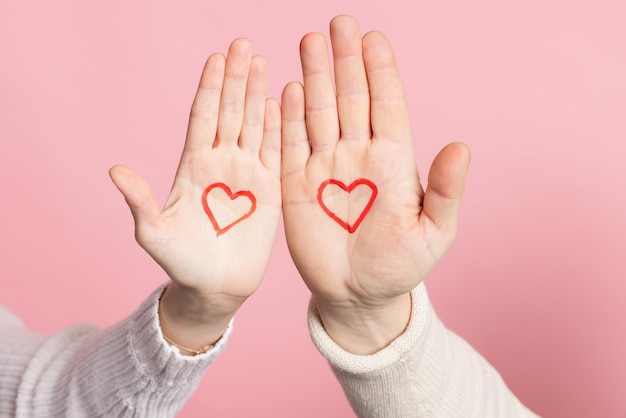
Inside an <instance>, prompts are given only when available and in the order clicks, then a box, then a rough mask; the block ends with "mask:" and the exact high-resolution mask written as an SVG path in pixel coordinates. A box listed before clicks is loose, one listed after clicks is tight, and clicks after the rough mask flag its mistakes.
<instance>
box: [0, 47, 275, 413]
mask: <svg viewBox="0 0 626 418" xmlns="http://www.w3.org/2000/svg"><path fill="white" fill-rule="evenodd" d="M266 90H267V63H266V61H265V59H264V58H262V57H258V56H255V57H253V56H252V53H251V45H250V42H249V41H247V40H245V39H238V40H235V41H234V42H233V43H232V44H231V47H230V49H229V52H228V55H227V56H226V57H225V56H224V55H222V54H218V53H216V54H213V55H211V56H210V57H209V58H208V60H207V62H206V65H205V67H204V71H203V73H202V76H201V79H200V83H199V86H198V91H197V93H196V97H195V100H194V103H193V105H192V108H191V115H190V120H189V127H188V131H187V138H186V141H185V146H184V149H183V153H182V156H181V160H180V164H179V166H178V170H177V173H176V176H175V179H174V184H173V187H172V190H171V193H170V196H169V198H168V200H167V202H166V204H165V207H164V209H163V210H160V209H159V208H158V207H157V204H156V201H155V199H154V197H153V195H152V192H151V191H150V187H149V186H148V184H147V182H146V181H145V180H144V179H143V178H141V177H140V176H139V175H138V174H137V173H135V172H134V171H133V170H131V169H130V168H127V167H124V166H116V167H113V168H112V169H111V172H110V175H111V178H112V180H113V182H114V183H115V185H116V186H117V188H118V189H119V190H120V192H121V193H122V194H123V195H124V198H125V199H126V202H127V203H128V205H129V207H130V210H131V213H132V215H133V218H134V220H135V235H136V238H137V241H138V243H139V244H140V245H141V246H142V247H143V248H144V249H145V250H146V251H147V252H148V253H149V254H150V255H151V256H152V258H153V259H154V260H155V261H156V262H157V263H158V264H159V265H160V266H161V267H162V268H163V269H164V270H165V272H166V273H167V274H168V276H169V277H170V279H171V282H170V283H168V285H167V287H165V286H164V287H163V288H161V289H159V290H157V291H156V292H155V293H154V294H153V295H152V296H150V298H148V299H147V300H146V302H145V303H144V304H142V305H141V306H140V307H139V309H138V310H137V311H136V312H135V313H134V314H133V315H131V316H130V318H128V319H126V320H124V321H122V322H120V323H118V324H117V325H115V326H113V327H111V328H108V329H106V330H103V331H97V330H96V329H94V328H93V327H90V326H77V327H73V328H70V329H68V330H66V331H63V332H61V333H59V334H57V335H54V336H53V337H51V338H49V339H46V338H44V337H42V336H38V335H36V334H32V333H30V332H27V331H25V330H24V329H23V327H20V326H19V322H17V321H15V320H8V321H7V322H8V323H10V327H9V328H7V333H6V336H5V333H4V329H2V331H3V335H2V337H0V368H1V371H2V374H3V375H4V373H5V371H6V372H7V375H10V377H9V378H6V379H5V377H4V376H3V377H2V380H1V381H2V387H1V389H0V405H2V406H1V407H2V408H5V407H6V409H7V410H8V411H11V412H13V411H15V413H16V415H17V416H22V417H31V416H46V417H48V416H50V417H56V416H81V417H82V416H89V417H92V416H93V417H98V416H116V417H117V416H119V417H123V416H150V417H152V416H154V417H166V416H173V415H174V414H175V413H176V412H177V411H178V410H179V409H180V408H181V407H182V405H183V404H184V402H185V401H186V400H187V398H188V397H189V396H190V395H191V393H192V392H193V391H194V390H195V388H196V387H197V385H198V383H199V381H200V378H201V376H202V375H203V373H204V371H205V370H206V368H207V367H208V365H209V364H210V363H211V362H212V361H213V359H214V358H215V357H216V356H217V355H218V354H219V352H220V351H221V350H222V349H223V347H224V345H225V344H226V340H227V339H228V335H229V334H230V331H231V325H230V324H231V323H232V318H233V316H234V315H235V313H236V311H237V310H238V309H239V307H240V306H241V305H242V304H243V303H244V302H245V300H246V299H247V298H248V297H249V296H250V295H251V294H252V293H253V292H254V291H255V290H256V288H257V287H258V286H259V284H260V282H261V279H262V278H263V275H264V273H265V268H266V266H267V263H268V260H269V256H270V252H271V249H272V246H273V242H274V236H275V233H276V229H277V226H278V220H279V214H280V207H281V194H280V180H279V169H280V152H279V149H280V110H279V105H278V102H277V101H276V100H273V99H267V98H266ZM242 259H245V262H241V260H242ZM0 322H1V321H0ZM7 326H9V325H7ZM165 337H167V339H168V340H170V341H173V342H174V344H175V346H176V347H178V348H176V347H174V346H172V344H173V343H166V341H165ZM20 341H21V343H19V344H18V342H20ZM14 342H15V344H14ZM22 343H23V344H22ZM180 347H187V348H190V349H191V351H187V350H185V349H183V348H180ZM196 351H197V352H199V353H200V354H199V355H195V354H196V353H195V352H196ZM205 351H206V352H205ZM5 384H6V385H5ZM0 410H1V409H0ZM3 412H4V411H3Z"/></svg>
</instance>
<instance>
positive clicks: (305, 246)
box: [282, 16, 469, 354]
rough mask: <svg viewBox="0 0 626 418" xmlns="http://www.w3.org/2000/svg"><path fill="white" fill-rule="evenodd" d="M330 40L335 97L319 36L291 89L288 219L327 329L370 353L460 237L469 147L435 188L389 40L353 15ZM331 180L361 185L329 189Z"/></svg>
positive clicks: (285, 183)
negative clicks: (420, 165) (418, 161)
mask: <svg viewBox="0 0 626 418" xmlns="http://www.w3.org/2000/svg"><path fill="white" fill-rule="evenodd" d="M330 36H331V43H332V52H333V58H334V74H335V86H336V93H335V87H333V81H332V77H331V72H330V64H329V59H328V51H327V46H326V40H325V39H324V37H323V35H321V34H317V33H311V34H308V35H306V36H305V37H304V38H303V39H302V42H301V45H300V55H301V61H302V72H303V76H304V77H303V78H304V85H301V84H300V83H296V82H293V83H290V84H288V85H287V86H286V87H285V90H284V92H283V98H282V117H283V127H282V143H283V159H282V191H283V214H284V222H285V231H286V235H287V242H288V245H289V249H290V252H291V255H292V257H293V259H294V261H295V264H296V266H297V268H298V270H299V272H300V274H301V275H302V278H303V279H304V281H305V283H306V284H307V286H308V287H309V289H310V290H311V292H312V295H313V299H314V301H315V304H316V306H317V309H318V312H319V314H320V316H321V319H322V322H323V323H324V327H325V328H326V330H327V332H328V333H329V335H330V336H331V337H332V338H333V339H334V340H335V341H336V342H337V343H338V344H339V345H341V346H342V347H343V348H344V349H347V350H349V351H352V352H355V353H357V354H367V353H371V352H374V351H377V350H379V349H381V348H383V347H384V346H385V345H387V344H389V342H391V341H392V340H393V339H394V338H396V337H397V336H398V335H400V334H401V333H402V332H403V330H404V329H405V327H406V325H407V322H408V319H409V314H410V293H409V292H410V291H411V290H412V289H413V288H415V287H416V286H417V285H418V284H419V283H420V282H421V281H422V280H423V278H424V277H425V276H426V274H427V273H428V272H429V271H430V270H431V269H432V268H433V267H434V266H435V264H436V263H437V262H438V261H439V260H440V259H441V258H442V257H443V255H444V254H445V252H446V251H447V249H448V248H449V246H450V245H451V244H452V242H453V240H454V237H455V234H456V224H457V215H458V211H459V206H460V203H461V196H462V194H463V190H464V184H465V179H466V176H467V171H468V168H469V149H468V148H467V147H466V146H465V145H463V144H458V143H455V144H450V145H448V146H447V147H445V148H444V149H443V150H442V151H441V152H440V153H439V155H438V156H437V157H436V159H435V160H434V162H433V164H432V167H431V170H430V173H429V178H428V188H427V189H426V191H425V192H424V191H423V189H422V187H421V186H420V182H419V178H418V173H417V168H416V166H415V160H414V157H413V152H412V140H411V133H410V128H409V117H408V111H407V104H406V100H405V96H404V91H403V88H402V84H401V81H400V78H399V75H398V70H397V68H396V64H395V60H394V56H393V51H392V49H391V46H390V44H389V42H388V41H387V39H386V38H385V37H384V35H382V34H381V33H378V32H370V33H368V34H366V35H365V36H363V38H361V34H360V31H359V28H358V25H357V23H356V21H355V20H354V19H353V18H351V17H348V16H339V17H336V18H335V19H333V20H332V22H331V24H330ZM329 179H334V180H335V181H337V182H341V183H343V185H344V187H343V188H344V189H350V187H349V186H350V185H353V186H354V188H353V189H352V191H351V193H347V192H346V191H345V190H341V189H342V186H341V185H340V186H336V185H332V184H331V185H329V186H326V187H324V188H322V189H321V191H320V186H323V183H324V182H326V181H327V180H329ZM358 179H366V180H367V181H361V182H362V183H365V184H361V185H358V182H357V183H353V182H354V181H355V180H358ZM369 182H371V183H369ZM376 192H377V193H376ZM370 204H371V207H368V205H370ZM361 214H363V215H364V217H362V219H361V220H360V223H359V215H361ZM334 218H335V219H334Z"/></svg>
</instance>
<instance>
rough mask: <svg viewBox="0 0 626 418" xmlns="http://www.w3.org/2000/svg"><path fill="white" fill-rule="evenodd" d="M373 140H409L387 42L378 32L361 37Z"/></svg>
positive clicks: (403, 101) (401, 95)
mask: <svg viewBox="0 0 626 418" xmlns="http://www.w3.org/2000/svg"><path fill="white" fill-rule="evenodd" d="M363 59H364V61H365V69H366V72H367V79H368V82H369V89H370V100H371V107H372V110H371V116H370V117H371V124H372V137H373V139H374V140H389V141H407V142H410V128H409V115H408V109H407V104H406V99H405V96H404V89H403V88H402V82H401V81H400V75H399V73H398V68H397V67H396V62H395V58H394V56H393V50H392V49H391V45H390V44H389V41H388V40H387V38H385V36H384V35H383V34H382V33H380V32H369V33H367V34H366V35H365V36H364V37H363Z"/></svg>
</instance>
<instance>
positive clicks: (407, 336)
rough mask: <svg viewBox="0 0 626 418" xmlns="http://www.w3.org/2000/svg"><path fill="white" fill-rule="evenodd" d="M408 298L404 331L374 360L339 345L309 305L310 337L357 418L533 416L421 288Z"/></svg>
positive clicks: (498, 417) (371, 356)
mask: <svg viewBox="0 0 626 418" xmlns="http://www.w3.org/2000/svg"><path fill="white" fill-rule="evenodd" d="M411 297H412V308H411V319H410V321H409V325H408V327H407V329H406V331H405V332H404V333H403V334H402V335H401V336H399V337H398V338H397V339H395V340H394V341H392V342H391V344H389V345H388V346H387V347H385V348H383V349H382V350H380V351H378V352H376V353H374V354H371V355H356V354H351V353H349V352H346V351H345V350H343V349H342V348H341V347H339V346H338V345H337V344H336V343H335V342H334V341H333V340H332V339H331V338H330V336H329V335H328V334H327V333H326V331H325V330H324V327H323V324H322V323H321V320H320V317H319V314H318V312H317V310H316V308H315V305H314V303H313V300H311V303H310V305H309V314H308V321H309V331H310V334H311V338H312V339H313V342H314V343H315V345H316V347H317V348H318V350H319V351H320V352H321V353H322V355H323V356H324V357H326V359H327V360H328V362H329V364H330V366H331V368H332V370H333V372H334V373H335V375H336V376H337V379H339V382H340V383H341V385H342V387H343V389H344V391H345V393H346V396H347V397H348V399H349V401H350V404H351V405H352V408H353V409H354V411H355V412H356V414H357V415H358V416H359V417H362V418H391V417H393V418H403V417H413V418H414V417H429V418H430V417H463V418H471V417H476V418H490V417H493V418H496V417H497V418H501V417H507V418H515V417H536V415H535V414H533V413H532V412H531V411H530V410H528V409H527V408H526V407H524V406H523V405H522V404H521V402H520V401H519V400H518V399H517V398H516V397H515V396H514V395H513V393H511V391H510V390H509V389H508V388H507V386H506V384H505V383H504V381H503V380H502V378H501V377H500V375H499V374H498V372H497V371H496V370H495V369H494V368H493V367H492V366H491V365H490V364H489V363H488V362H487V361H486V360H485V359H484V358H483V357H481V356H480V355H479V354H478V353H477V352H476V351H475V350H474V349H473V348H472V347H471V346H470V345H469V344H467V343H466V342H465V341H464V340H463V339H461V338H460V337H458V336H457V335H455V334H454V333H452V332H451V331H449V330H447V329H446V328H445V327H444V326H443V324H442V323H441V321H439V319H438V318H437V316H436V315H435V312H434V311H433V309H432V306H431V304H430V302H429V300H428V295H427V293H426V288H425V287H424V285H423V284H420V285H419V286H418V287H417V288H416V289H415V290H414V291H413V292H412V293H411Z"/></svg>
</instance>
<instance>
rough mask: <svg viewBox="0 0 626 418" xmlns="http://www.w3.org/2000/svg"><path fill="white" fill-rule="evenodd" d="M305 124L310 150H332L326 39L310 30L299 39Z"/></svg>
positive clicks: (334, 132) (335, 129)
mask: <svg viewBox="0 0 626 418" xmlns="http://www.w3.org/2000/svg"><path fill="white" fill-rule="evenodd" d="M300 60H301V62H302V74H303V78H304V100H305V112H306V127H307V132H308V136H309V141H310V142H311V147H312V148H313V152H323V151H332V150H334V146H335V144H336V143H337V140H338V139H339V119H338V116H337V98H336V97H335V90H334V88H333V81H332V77H331V75H330V63H329V61H328V48H327V46H326V39H325V38H324V36H323V35H321V34H319V33H310V34H308V35H306V36H305V37H304V38H302V42H301V43H300Z"/></svg>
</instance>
